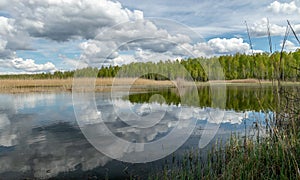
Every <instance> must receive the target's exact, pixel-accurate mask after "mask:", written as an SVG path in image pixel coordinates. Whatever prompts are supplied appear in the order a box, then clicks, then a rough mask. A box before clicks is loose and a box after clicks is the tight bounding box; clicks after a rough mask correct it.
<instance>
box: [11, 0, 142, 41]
mask: <svg viewBox="0 0 300 180" xmlns="http://www.w3.org/2000/svg"><path fill="white" fill-rule="evenodd" d="M7 9H10V13H11V14H12V16H13V17H15V18H16V23H17V24H19V25H20V26H22V27H23V28H24V29H25V30H26V31H28V32H29V33H30V35H31V36H34V37H45V38H49V39H52V40H55V41H66V40H69V39H72V38H78V37H82V38H86V39H91V38H94V37H95V36H96V35H97V34H98V33H99V31H100V29H101V28H103V27H109V26H112V25H115V24H117V23H121V22H125V21H129V20H136V19H140V18H142V17H143V13H142V12H141V11H138V10H135V11H130V10H128V9H126V8H123V7H122V5H121V4H120V3H119V2H114V1H109V0H90V1H84V0H80V1H78V0H68V1H65V0H45V1H39V0H25V1H22V3H20V2H19V1H18V0H13V1H12V2H11V3H9V4H8V5H7Z"/></svg>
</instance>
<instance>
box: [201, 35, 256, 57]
mask: <svg viewBox="0 0 300 180" xmlns="http://www.w3.org/2000/svg"><path fill="white" fill-rule="evenodd" d="M207 44H208V46H209V47H211V48H212V49H213V51H214V52H216V53H218V54H222V53H226V54H234V53H237V52H241V53H246V52H248V51H249V49H250V47H249V44H248V43H245V42H244V40H243V39H242V38H231V39H225V38H223V39H220V38H215V39H211V40H209V41H208V42H207Z"/></svg>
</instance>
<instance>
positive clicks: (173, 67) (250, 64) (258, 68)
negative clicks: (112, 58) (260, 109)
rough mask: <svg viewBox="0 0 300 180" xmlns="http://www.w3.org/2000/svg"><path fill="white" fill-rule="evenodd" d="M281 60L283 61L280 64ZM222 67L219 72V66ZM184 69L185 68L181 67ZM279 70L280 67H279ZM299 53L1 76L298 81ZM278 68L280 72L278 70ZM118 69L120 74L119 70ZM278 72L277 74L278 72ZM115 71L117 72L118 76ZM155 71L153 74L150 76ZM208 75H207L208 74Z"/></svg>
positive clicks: (196, 59)
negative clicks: (221, 71) (222, 75)
mask: <svg viewBox="0 0 300 180" xmlns="http://www.w3.org/2000/svg"><path fill="white" fill-rule="evenodd" d="M280 57H282V58H281V59H282V61H281V64H280V60H279V59H280ZM219 65H221V68H222V69H220V66H219ZM183 67H184V68H183ZM279 67H280V68H279ZM299 68H300V50H297V51H295V52H283V53H282V54H280V52H275V53H273V54H269V53H260V54H254V55H246V54H239V53H237V54H235V55H225V56H220V57H214V58H189V59H185V60H181V61H180V60H176V61H171V60H167V61H159V62H157V63H154V62H134V63H130V64H127V65H123V66H108V67H104V66H102V67H101V68H92V67H87V68H83V69H79V70H76V72H75V71H64V72H61V71H57V72H54V73H40V74H18V75H1V76H0V78H1V79H7V78H9V79H65V78H72V77H74V75H75V76H77V77H78V76H84V77H95V76H97V77H101V78H109V77H116V76H120V77H141V78H146V79H154V80H167V79H176V78H178V77H179V78H186V79H190V77H191V78H192V79H193V80H194V81H207V80H209V79H210V80H213V79H218V78H219V75H220V70H223V72H224V76H225V79H227V80H232V79H248V78H255V79H261V80H272V79H277V78H279V79H280V80H288V81H299V80H300V74H299V71H297V69H299ZM279 69H281V71H280V70H279ZM120 70H121V71H120ZM279 71H280V72H279ZM118 72H120V73H119V74H118ZM151 72H155V73H151ZM209 74H210V75H209Z"/></svg>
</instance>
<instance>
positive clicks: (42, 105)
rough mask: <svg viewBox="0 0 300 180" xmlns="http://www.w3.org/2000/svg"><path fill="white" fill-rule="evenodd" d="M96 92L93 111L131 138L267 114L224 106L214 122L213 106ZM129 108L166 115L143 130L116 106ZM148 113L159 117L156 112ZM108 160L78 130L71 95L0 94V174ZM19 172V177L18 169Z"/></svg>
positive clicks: (228, 124) (229, 125)
mask: <svg viewBox="0 0 300 180" xmlns="http://www.w3.org/2000/svg"><path fill="white" fill-rule="evenodd" d="M96 96H97V97H96V104H97V107H98V110H99V112H101V113H99V114H95V115H93V116H95V117H97V116H101V117H102V119H103V120H104V122H105V124H106V125H107V126H108V127H109V128H110V130H112V132H114V133H115V134H116V135H117V136H119V137H121V138H123V139H126V140H128V141H133V140H134V141H139V142H149V141H153V140H155V139H158V138H160V137H161V136H163V135H165V134H167V133H168V132H169V131H170V129H172V128H174V127H175V126H177V122H178V119H184V120H185V121H190V120H197V127H196V129H195V133H194V134H193V135H194V136H197V137H198V138H199V137H200V134H201V128H202V126H203V125H204V124H205V122H206V121H209V122H210V123H221V122H222V124H221V130H220V133H226V132H231V131H235V130H240V129H243V123H242V122H243V119H244V118H248V119H254V117H255V118H257V117H258V118H259V119H261V118H265V116H264V115H263V114H262V113H251V112H246V113H243V112H234V111H220V112H221V114H222V113H223V114H224V118H223V119H222V120H220V119H219V120H218V121H212V120H211V119H210V118H209V117H208V116H207V112H209V111H212V109H210V108H185V109H184V110H182V109H181V108H183V107H178V106H174V105H171V106H168V105H166V104H162V105H161V104H158V103H152V104H132V103H130V102H129V101H125V100H120V98H118V99H117V100H116V101H115V100H114V101H113V100H112V99H110V98H109V94H105V93H102V94H101V93H100V94H97V95H96ZM112 103H115V106H113V104H112ZM130 109H131V110H132V112H133V113H135V114H136V115H137V116H142V117H146V116H148V115H151V113H153V112H160V111H163V115H164V116H163V118H162V119H161V121H158V122H157V124H155V126H153V127H150V128H145V129H143V130H142V131H141V129H139V128H137V127H131V126H129V125H128V124H126V123H129V122H126V121H125V123H124V122H123V121H122V119H121V118H119V117H118V116H117V113H116V111H118V110H120V111H121V112H122V113H126V112H129V111H130ZM149 117H159V118H161V116H156V115H155V116H149ZM216 117H217V116H216ZM127 120H128V121H130V119H127ZM91 123H93V122H92V121H88V122H87V124H89V125H90V124H91ZM183 125H184V124H183ZM199 132H200V133H199ZM102 140H103V139H102ZM104 141H105V140H104ZM123 155H124V154H123ZM108 161H110V159H109V158H107V157H106V156H104V155H103V154H101V153H99V152H98V151H97V150H95V149H94V148H93V147H92V146H91V145H90V144H89V143H88V142H87V141H86V140H85V139H84V137H83V135H82V134H81V132H80V131H79V128H78V125H77V124H76V121H75V116H74V111H73V104H72V96H71V94H68V93H59V94H38V93H36V94H15V95H10V94H0V176H1V174H2V173H5V172H9V171H10V172H22V173H23V172H24V173H25V172H26V173H27V174H28V173H29V174H28V176H29V177H36V178H43V177H53V176H56V175H57V174H59V173H60V172H67V171H73V170H75V169H76V168H75V167H77V166H78V164H80V165H81V168H82V170H83V171H87V170H90V169H93V168H95V167H98V166H103V165H105V164H106V163H107V162H108ZM22 173H21V174H22ZM15 174H16V176H17V174H18V173H15ZM19 175H20V174H19ZM16 178H18V177H16Z"/></svg>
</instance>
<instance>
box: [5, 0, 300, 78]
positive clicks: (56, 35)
mask: <svg viewBox="0 0 300 180" xmlns="http://www.w3.org/2000/svg"><path fill="white" fill-rule="evenodd" d="M299 15H300V1H299V0H296V1H289V0H288V1H273V0H265V1H252V0H243V1H241V0H222V1H209V0H187V1H180V0H172V1H170V0H164V1H162V0H151V1H150V0H143V1H133V0H119V1H110V0H89V1H88V0H23V1H19V0H11V1H9V0H5V1H1V2H0V74H9V73H39V72H54V71H56V70H70V69H75V68H81V67H85V66H96V67H100V66H102V65H103V64H106V65H108V64H111V65H122V64H126V63H130V62H138V61H143V62H144V61H149V60H151V61H159V60H167V59H171V60H173V59H181V58H186V57H189V56H205V57H211V56H220V55H224V54H235V53H237V52H239V53H246V54H249V53H250V52H251V49H250V46H249V41H248V37H247V34H246V27H245V21H247V23H248V26H249V30H250V34H251V38H252V42H253V48H254V51H255V52H264V51H267V52H268V51H269V46H268V40H267V37H266V34H267V33H266V32H267V20H269V23H270V27H271V35H272V41H273V48H274V49H273V50H280V48H281V41H282V39H283V37H282V36H283V35H284V33H285V27H286V25H287V23H286V20H287V19H288V20H290V21H291V23H292V25H293V27H294V29H295V31H296V33H297V34H299V33H300V19H299ZM298 47H299V45H298V44H297V41H295V38H294V37H293V36H292V35H290V36H289V38H288V42H287V46H286V49H285V50H286V51H294V50H296V49H297V48H298ZM275 48H276V49H275Z"/></svg>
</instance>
